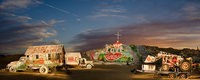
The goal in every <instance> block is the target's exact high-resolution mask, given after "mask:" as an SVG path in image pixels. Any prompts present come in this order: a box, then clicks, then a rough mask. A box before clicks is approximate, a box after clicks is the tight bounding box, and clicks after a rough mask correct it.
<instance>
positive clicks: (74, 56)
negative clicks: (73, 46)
mask: <svg viewBox="0 0 200 80" xmlns="http://www.w3.org/2000/svg"><path fill="white" fill-rule="evenodd" d="M65 61H66V62H65V64H66V65H71V66H77V65H78V66H81V67H86V68H88V69H91V68H92V66H94V65H93V61H87V59H86V58H82V57H81V54H80V52H69V53H67V54H65Z"/></svg>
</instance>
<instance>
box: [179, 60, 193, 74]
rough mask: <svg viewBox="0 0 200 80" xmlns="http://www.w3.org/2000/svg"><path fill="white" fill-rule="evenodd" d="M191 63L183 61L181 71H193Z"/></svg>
mask: <svg viewBox="0 0 200 80" xmlns="http://www.w3.org/2000/svg"><path fill="white" fill-rule="evenodd" d="M191 68H192V67H191V63H190V62H188V61H183V62H182V63H181V65H180V69H181V71H183V72H188V71H190V70H191Z"/></svg>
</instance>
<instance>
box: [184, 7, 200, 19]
mask: <svg viewBox="0 0 200 80" xmlns="http://www.w3.org/2000/svg"><path fill="white" fill-rule="evenodd" d="M198 6H199V5H187V6H185V7H183V8H182V10H183V11H184V14H183V17H184V18H185V19H190V20H195V19H200V8H199V7H198Z"/></svg>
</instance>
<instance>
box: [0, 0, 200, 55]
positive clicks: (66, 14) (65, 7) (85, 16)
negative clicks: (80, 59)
mask: <svg viewBox="0 0 200 80" xmlns="http://www.w3.org/2000/svg"><path fill="white" fill-rule="evenodd" d="M199 5H200V1H199V0H0V33H1V35H0V37H1V39H0V51H1V52H2V53H6V54H13V53H20V52H24V51H25V50H24V48H27V47H28V46H31V45H42V44H64V45H65V47H66V48H67V50H81V51H84V50H90V49H95V48H101V47H103V46H104V44H111V43H113V42H115V41H116V37H115V35H114V34H115V33H116V32H118V31H119V32H120V33H121V34H122V36H121V41H122V42H123V43H126V44H136V45H152V46H159V47H173V48H179V49H181V48H185V47H189V48H195V47H196V46H198V45H199V37H200V35H199V33H200V31H199V29H200V28H199V26H200V23H199V21H200V6H199Z"/></svg>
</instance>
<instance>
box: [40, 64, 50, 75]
mask: <svg viewBox="0 0 200 80" xmlns="http://www.w3.org/2000/svg"><path fill="white" fill-rule="evenodd" d="M39 72H40V73H42V74H47V73H48V72H49V68H48V67H46V66H42V67H40V70H39Z"/></svg>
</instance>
